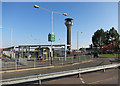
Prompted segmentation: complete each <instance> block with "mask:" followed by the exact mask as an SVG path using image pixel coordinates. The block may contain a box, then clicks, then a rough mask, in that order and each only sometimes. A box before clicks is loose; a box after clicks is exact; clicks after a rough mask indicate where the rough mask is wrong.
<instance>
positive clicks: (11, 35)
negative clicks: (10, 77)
mask: <svg viewBox="0 0 120 86" xmlns="http://www.w3.org/2000/svg"><path fill="white" fill-rule="evenodd" d="M0 28H2V29H9V28H5V27H0ZM10 31H11V41H10V46H11V54H12V32H13V29H12V28H10Z"/></svg>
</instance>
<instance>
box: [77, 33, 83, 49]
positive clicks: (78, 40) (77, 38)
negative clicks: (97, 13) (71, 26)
mask: <svg viewBox="0 0 120 86" xmlns="http://www.w3.org/2000/svg"><path fill="white" fill-rule="evenodd" d="M82 33H83V32H81V34H82ZM77 50H79V31H77Z"/></svg>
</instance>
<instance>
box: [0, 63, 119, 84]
mask: <svg viewBox="0 0 120 86" xmlns="http://www.w3.org/2000/svg"><path fill="white" fill-rule="evenodd" d="M119 66H120V63H117V64H110V65H103V66H97V67H89V68H82V69H77V70H69V71H62V72H55V73H49V74H40V75H34V76H26V77H20V78H12V79H5V80H1V81H0V84H1V83H2V85H9V84H19V83H25V82H31V81H40V82H41V80H44V79H50V78H57V77H62V76H67V75H74V74H80V73H86V72H92V71H97V70H105V69H108V68H114V67H119Z"/></svg>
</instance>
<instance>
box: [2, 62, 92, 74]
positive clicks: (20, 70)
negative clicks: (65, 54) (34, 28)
mask: <svg viewBox="0 0 120 86" xmlns="http://www.w3.org/2000/svg"><path fill="white" fill-rule="evenodd" d="M92 61H94V60H89V61H83V62H78V63H73V64H67V65H58V66H47V67H37V68H27V69H18V70H8V71H0V73H10V72H20V71H28V70H37V69H48V68H60V67H67V66H72V65H77V64H82V63H86V62H92Z"/></svg>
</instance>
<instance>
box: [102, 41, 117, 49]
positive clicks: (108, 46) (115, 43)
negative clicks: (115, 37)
mask: <svg viewBox="0 0 120 86" xmlns="http://www.w3.org/2000/svg"><path fill="white" fill-rule="evenodd" d="M117 44H118V42H115V41H114V42H111V43H110V44H108V45H106V46H103V51H110V50H115V46H117Z"/></svg>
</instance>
